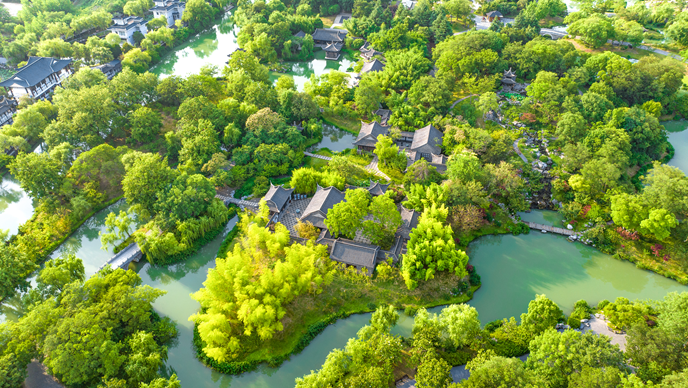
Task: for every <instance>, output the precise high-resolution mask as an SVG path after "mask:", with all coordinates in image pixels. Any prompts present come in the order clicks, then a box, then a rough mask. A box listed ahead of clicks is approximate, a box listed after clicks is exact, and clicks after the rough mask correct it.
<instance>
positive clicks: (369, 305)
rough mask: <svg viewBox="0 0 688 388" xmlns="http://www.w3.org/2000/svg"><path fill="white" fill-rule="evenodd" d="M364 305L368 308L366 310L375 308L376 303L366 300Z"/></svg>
mask: <svg viewBox="0 0 688 388" xmlns="http://www.w3.org/2000/svg"><path fill="white" fill-rule="evenodd" d="M366 307H367V308H368V310H375V309H376V308H377V305H376V304H375V303H373V302H368V304H367V305H366Z"/></svg>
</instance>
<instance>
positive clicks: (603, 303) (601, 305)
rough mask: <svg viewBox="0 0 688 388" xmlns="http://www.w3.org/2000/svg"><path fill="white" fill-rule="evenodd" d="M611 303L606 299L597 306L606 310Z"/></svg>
mask: <svg viewBox="0 0 688 388" xmlns="http://www.w3.org/2000/svg"><path fill="white" fill-rule="evenodd" d="M609 303H610V302H609V301H608V300H606V299H602V300H601V301H600V302H599V303H598V304H597V309H598V310H602V309H604V308H605V307H606V306H607V305H608V304H609Z"/></svg>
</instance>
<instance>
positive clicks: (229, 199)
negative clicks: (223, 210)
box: [215, 194, 258, 208]
mask: <svg viewBox="0 0 688 388" xmlns="http://www.w3.org/2000/svg"><path fill="white" fill-rule="evenodd" d="M215 198H220V199H221V200H222V201H223V202H224V203H225V206H227V204H230V203H233V204H235V205H239V206H243V207H252V208H257V207H258V202H251V201H246V200H243V199H236V198H233V197H225V196H224V195H220V194H216V195H215Z"/></svg>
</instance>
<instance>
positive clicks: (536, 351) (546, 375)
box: [296, 292, 688, 388]
mask: <svg viewBox="0 0 688 388" xmlns="http://www.w3.org/2000/svg"><path fill="white" fill-rule="evenodd" d="M686 303H688V293H685V292H684V293H682V294H678V293H671V294H668V295H667V296H666V297H665V298H664V300H663V301H646V302H635V303H630V302H628V300H624V299H623V298H619V299H617V301H616V302H614V303H609V302H608V301H603V302H601V303H600V304H599V305H598V306H597V308H596V309H592V308H591V307H590V306H588V305H587V303H586V302H585V301H579V302H577V303H576V308H575V309H574V313H572V316H573V315H574V314H579V313H582V316H584V317H585V319H588V318H589V317H590V314H591V313H592V312H596V311H600V312H604V314H605V315H607V317H608V319H609V320H610V324H611V322H614V323H615V324H619V322H620V321H624V322H627V324H628V326H629V330H628V334H627V338H626V350H625V351H622V350H621V349H620V348H619V346H618V345H614V344H611V342H610V339H609V337H606V336H604V335H602V336H600V335H598V334H596V333H589V332H588V333H583V332H581V331H580V330H574V328H566V329H558V330H555V328H554V327H555V325H556V324H557V323H558V322H559V323H561V322H564V320H565V318H566V317H565V316H564V314H563V313H562V311H561V310H560V309H559V307H558V306H557V305H556V304H555V303H554V302H552V301H550V300H549V299H547V298H546V297H545V296H544V295H538V296H537V298H536V299H535V300H533V301H531V302H530V304H529V305H528V311H527V312H526V313H524V314H522V315H521V317H520V318H521V319H520V321H521V323H520V324H518V323H517V322H516V320H515V319H514V318H513V317H512V318H510V319H504V320H501V321H495V322H490V323H488V324H487V325H485V327H484V328H483V329H481V327H480V321H479V319H478V312H477V311H476V310H475V309H474V308H473V307H470V306H468V305H466V304H458V305H452V306H449V307H446V308H444V309H443V310H442V312H441V313H440V314H431V313H428V312H427V311H426V310H424V309H421V310H419V311H418V312H417V313H416V314H415V317H414V321H413V331H412V333H413V334H412V337H411V338H403V337H401V336H398V335H393V334H391V332H390V330H391V328H392V327H393V326H394V325H395V324H396V322H397V320H398V319H399V315H398V313H397V312H396V311H395V309H394V307H392V306H381V307H379V308H378V309H377V310H376V311H375V313H373V315H372V317H371V319H370V325H369V326H365V327H363V328H362V329H360V330H359V332H358V335H357V338H354V339H351V340H349V342H348V343H347V345H346V348H345V349H335V350H333V351H332V352H331V353H330V354H329V355H328V356H327V359H326V360H325V363H324V364H323V365H322V367H321V369H319V370H318V371H314V372H311V374H309V375H306V376H304V377H303V378H297V379H296V387H298V388H309V387H322V386H349V385H352V386H353V385H370V386H377V387H383V386H388V385H389V386H391V384H393V383H394V382H395V381H396V380H400V379H401V378H402V377H404V376H407V377H408V376H409V374H410V377H412V378H415V384H416V386H419V387H435V388H447V387H451V388H459V387H471V388H483V387H484V388H489V387H497V386H500V387H501V386H508V387H561V388H565V387H592V386H597V387H609V388H616V387H644V386H654V387H667V388H669V387H681V386H683V385H685V383H686V381H688V375H687V374H686V372H685V371H684V368H685V367H686V365H685V360H684V359H683V358H682V357H684V356H685V349H682V346H683V343H684V339H685V333H686V331H688V327H687V326H686V322H688V320H687V319H686V318H687V317H686V311H685V306H686ZM624 306H626V307H625V308H624ZM622 317H623V318H622ZM569 321H570V320H569ZM578 324H579V325H580V321H578ZM575 329H577V327H576V328H575ZM679 348H681V349H679ZM522 355H527V356H526V359H525V361H523V359H524V357H521V359H519V358H516V357H518V356H522ZM466 363H467V365H466V369H468V370H469V371H470V376H469V377H468V378H464V379H463V380H462V381H460V382H458V383H452V375H451V374H450V370H451V368H452V367H453V366H456V365H461V364H466ZM634 369H635V370H634ZM634 372H635V373H634Z"/></svg>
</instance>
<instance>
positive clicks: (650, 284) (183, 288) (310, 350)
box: [140, 211, 688, 388]
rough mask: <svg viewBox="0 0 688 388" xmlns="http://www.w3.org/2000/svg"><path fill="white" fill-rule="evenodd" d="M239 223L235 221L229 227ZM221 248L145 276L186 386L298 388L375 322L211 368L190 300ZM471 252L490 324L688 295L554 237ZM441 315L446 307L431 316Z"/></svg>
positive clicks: (510, 239)
mask: <svg viewBox="0 0 688 388" xmlns="http://www.w3.org/2000/svg"><path fill="white" fill-rule="evenodd" d="M537 213H539V211H533V212H532V213H531V214H532V215H533V216H534V217H541V218H540V219H542V220H547V219H551V218H550V217H551V215H549V214H542V215H539V216H538V215H537ZM234 222H236V219H234V220H232V221H230V224H229V225H228V227H232V226H233V224H234ZM221 242H222V237H221V236H218V237H217V238H216V239H215V240H213V241H212V242H210V243H209V244H208V245H206V246H205V247H204V248H203V249H202V250H201V251H199V252H198V253H196V254H195V255H193V256H192V257H191V258H189V259H188V260H187V261H186V262H184V263H180V264H177V265H173V266H169V267H155V266H150V265H149V264H144V265H143V266H142V269H141V271H140V275H141V277H142V279H143V282H144V284H148V285H150V286H152V287H157V288H161V289H164V290H166V291H167V292H168V293H167V294H166V295H164V296H163V297H161V298H160V299H158V300H157V301H156V303H155V305H154V307H155V309H156V311H158V312H159V313H161V314H164V315H167V316H169V317H171V318H172V319H173V320H175V322H177V324H178V327H179V331H180V336H179V339H178V341H177V344H176V345H174V346H172V347H171V348H170V350H169V353H170V354H169V360H168V366H169V367H170V368H171V369H172V370H174V371H175V372H176V373H177V374H178V376H179V378H180V379H181V380H182V381H185V382H193V383H192V384H193V385H194V386H195V387H232V388H236V387H255V388H259V387H288V386H293V385H292V384H293V381H294V379H295V378H296V377H300V376H303V375H304V374H307V373H310V371H311V370H316V369H318V368H319V367H320V366H321V365H322V363H323V362H324V360H325V357H326V356H327V354H328V353H329V352H330V351H331V350H332V349H334V348H342V347H344V346H345V345H346V341H347V339H348V338H352V337H354V336H355V335H356V332H357V331H358V329H360V328H361V327H362V326H364V325H366V324H367V323H368V320H369V319H370V314H359V315H354V316H351V317H349V318H347V319H342V320H339V321H338V322H337V323H336V324H335V325H331V326H329V327H328V328H327V329H325V330H324V331H323V333H322V334H320V335H319V336H318V337H316V338H315V339H314V340H313V342H311V344H310V345H309V346H308V347H307V348H306V349H305V350H304V351H303V352H301V353H300V354H298V355H295V356H293V357H291V359H290V360H289V361H287V362H285V363H284V364H282V366H281V367H279V368H270V367H268V366H261V367H260V368H259V369H258V370H257V371H254V372H250V373H246V374H243V375H240V376H228V375H223V374H221V373H218V372H214V371H212V370H210V369H208V368H206V367H204V366H203V365H202V364H201V363H200V362H199V361H198V360H196V358H195V357H194V351H193V348H192V345H191V342H192V336H193V324H192V322H189V321H188V317H189V316H190V315H192V314H194V313H195V312H196V311H197V309H198V307H199V305H198V303H197V302H195V301H194V300H192V299H191V298H190V297H189V295H190V294H191V293H193V292H195V291H197V290H198V289H199V288H200V287H201V286H202V283H203V281H205V278H206V273H207V270H208V268H212V267H213V266H214V263H215V261H214V257H215V254H216V253H217V250H218V248H219V246H220V244H221ZM468 253H469V256H470V258H471V259H470V262H471V264H473V265H475V266H476V269H477V270H478V273H479V274H480V275H481V277H482V288H481V289H480V290H478V291H477V292H476V293H475V295H474V298H473V300H472V301H471V302H470V304H471V305H473V306H475V307H476V309H477V310H478V312H479V314H480V318H481V321H482V322H483V324H484V323H487V322H489V321H492V320H495V319H501V318H507V317H510V316H515V317H517V318H518V317H519V315H520V314H521V313H523V312H525V311H526V310H527V308H528V302H529V301H530V300H532V299H533V298H534V297H535V295H536V294H546V295H547V296H548V297H549V298H551V299H552V300H554V301H555V302H557V303H558V304H559V305H560V306H561V308H562V309H563V310H564V311H565V312H567V313H568V312H570V310H571V308H572V307H573V304H574V303H575V302H576V301H577V300H579V299H585V300H586V301H588V303H590V304H596V303H597V302H599V301H600V300H602V299H608V300H614V299H615V298H616V297H618V296H624V297H627V298H629V299H631V300H633V299H650V298H651V299H661V298H662V297H663V296H664V295H665V294H666V293H668V292H671V291H688V287H686V286H682V285H680V284H679V283H677V282H675V281H673V280H670V279H667V278H664V277H662V276H660V275H657V274H655V273H652V272H649V271H645V270H640V269H637V268H635V266H634V265H633V264H631V263H629V262H622V261H618V260H615V259H613V258H612V257H611V256H609V255H605V254H603V253H600V252H599V251H597V250H595V249H594V248H592V247H588V246H585V245H582V244H578V243H571V242H568V241H567V240H566V238H564V237H562V236H556V235H552V234H542V233H539V232H531V233H530V234H528V235H521V236H512V235H501V236H485V237H482V238H480V239H478V240H477V241H475V242H473V243H471V245H470V246H469V251H468ZM440 310H441V307H438V308H434V309H432V311H435V312H439V311H440ZM412 324H413V320H412V319H411V318H409V317H405V316H403V315H402V317H401V319H400V320H399V323H398V324H397V326H396V327H395V328H394V333H395V334H401V335H407V336H408V335H410V333H411V326H412Z"/></svg>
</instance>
